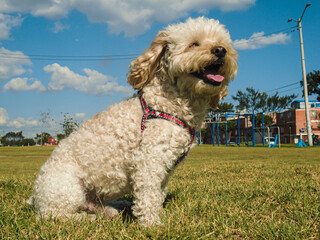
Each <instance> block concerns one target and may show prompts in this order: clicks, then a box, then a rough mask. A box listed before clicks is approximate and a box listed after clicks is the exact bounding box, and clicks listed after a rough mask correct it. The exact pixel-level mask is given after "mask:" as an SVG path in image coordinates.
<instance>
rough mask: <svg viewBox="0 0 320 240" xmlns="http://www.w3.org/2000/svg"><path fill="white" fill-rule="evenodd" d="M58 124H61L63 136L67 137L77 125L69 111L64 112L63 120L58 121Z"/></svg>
mask: <svg viewBox="0 0 320 240" xmlns="http://www.w3.org/2000/svg"><path fill="white" fill-rule="evenodd" d="M60 125H61V126H62V129H63V133H64V137H68V136H69V135H70V134H71V133H72V132H73V131H75V130H77V129H78V127H79V124H78V123H77V121H76V120H75V119H74V118H73V117H72V116H71V115H70V114H69V113H65V114H64V115H63V121H62V122H61V123H60ZM60 136H61V135H60Z"/></svg>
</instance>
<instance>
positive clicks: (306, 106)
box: [288, 3, 313, 146]
mask: <svg viewBox="0 0 320 240" xmlns="http://www.w3.org/2000/svg"><path fill="white" fill-rule="evenodd" d="M309 6H311V3H308V4H306V6H305V8H304V10H303V13H302V15H301V17H300V18H299V19H298V20H295V19H292V18H289V20H288V22H291V21H295V22H297V23H298V28H299V33H300V50H301V64H302V76H303V94H304V103H305V112H306V122H307V133H308V143H309V146H313V141H312V129H311V122H310V113H309V97H308V86H307V77H306V64H305V59H304V48H303V38H302V26H301V21H302V18H303V15H304V13H305V11H306V9H307V7H309Z"/></svg>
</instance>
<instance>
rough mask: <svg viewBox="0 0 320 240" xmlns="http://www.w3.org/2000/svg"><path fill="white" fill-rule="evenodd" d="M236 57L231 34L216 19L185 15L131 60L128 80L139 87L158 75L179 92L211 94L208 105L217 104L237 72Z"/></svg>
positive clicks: (226, 91) (194, 94)
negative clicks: (187, 17) (186, 16)
mask: <svg viewBox="0 0 320 240" xmlns="http://www.w3.org/2000/svg"><path fill="white" fill-rule="evenodd" d="M237 57H238V54H237V52H236V50H234V49H233V47H232V40H231V38H230V35H229V33H228V31H227V30H226V29H225V28H224V26H223V25H221V24H220V23H219V21H217V20H213V19H207V18H203V17H200V18H197V19H188V20H187V22H185V23H180V24H176V25H171V26H168V27H167V28H166V29H165V30H164V31H160V32H159V33H158V35H157V36H156V38H155V39H154V40H153V42H152V44H151V46H150V47H149V48H148V49H147V50H146V51H145V52H144V53H143V54H142V55H141V56H139V57H138V58H136V59H135V60H134V61H133V62H132V63H131V65H130V68H131V70H130V71H129V73H128V82H129V83H130V84H131V85H132V86H133V88H135V89H141V88H142V87H143V86H145V85H146V84H147V83H148V82H149V81H151V80H152V79H153V78H154V76H155V75H157V77H158V78H160V79H161V80H162V81H168V82H169V83H170V84H171V85H175V86H176V87H177V89H178V91H180V92H185V93H187V94H192V95H193V96H210V97H211V103H210V105H211V107H213V108H216V107H217V105H218V102H219V101H220V100H221V98H223V97H224V96H226V95H227V94H228V89H227V86H228V84H229V82H230V80H232V79H234V77H235V76H236V74H237V69H238V65H237V62H236V59H237Z"/></svg>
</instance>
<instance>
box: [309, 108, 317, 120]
mask: <svg viewBox="0 0 320 240" xmlns="http://www.w3.org/2000/svg"><path fill="white" fill-rule="evenodd" d="M310 113H311V114H310V115H311V118H312V119H317V110H311V111H310Z"/></svg>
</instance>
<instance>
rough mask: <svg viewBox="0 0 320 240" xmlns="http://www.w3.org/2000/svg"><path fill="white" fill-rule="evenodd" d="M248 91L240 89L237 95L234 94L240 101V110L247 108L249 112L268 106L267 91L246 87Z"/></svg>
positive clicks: (238, 106) (234, 98)
mask: <svg viewBox="0 0 320 240" xmlns="http://www.w3.org/2000/svg"><path fill="white" fill-rule="evenodd" d="M246 91H247V92H242V91H240V90H238V92H237V93H236V95H232V96H231V97H232V99H233V100H236V101H238V103H239V104H238V105H237V106H236V107H237V109H239V110H246V111H247V112H248V113H255V112H257V111H259V110H260V111H262V109H264V108H265V106H266V103H267V102H266V99H267V96H268V95H267V94H266V93H265V92H259V91H258V90H255V89H254V88H246Z"/></svg>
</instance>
